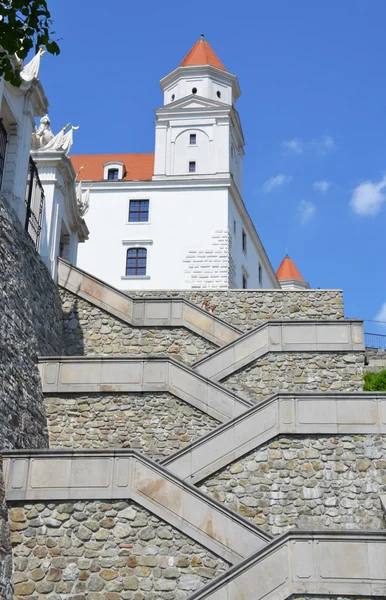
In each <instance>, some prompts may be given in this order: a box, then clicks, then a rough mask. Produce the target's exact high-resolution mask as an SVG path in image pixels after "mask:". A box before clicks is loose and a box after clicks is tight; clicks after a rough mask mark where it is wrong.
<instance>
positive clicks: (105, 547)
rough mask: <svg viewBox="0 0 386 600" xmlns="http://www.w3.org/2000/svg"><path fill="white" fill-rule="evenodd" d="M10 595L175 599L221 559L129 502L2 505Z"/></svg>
mask: <svg viewBox="0 0 386 600" xmlns="http://www.w3.org/2000/svg"><path fill="white" fill-rule="evenodd" d="M9 518H10V524H11V531H12V534H11V540H12V545H13V556H14V583H15V599H16V600H18V599H20V600H21V599H22V598H23V599H24V598H26V597H27V596H28V598H31V599H32V598H39V599H40V598H49V599H50V600H54V599H55V600H59V599H60V598H68V599H70V598H71V599H72V600H75V599H76V600H84V599H85V598H88V600H145V599H146V600H161V599H162V600H183V599H185V598H187V597H188V596H189V595H190V594H192V592H194V591H195V590H197V589H199V588H200V587H202V586H203V585H204V584H205V583H207V582H208V581H210V580H211V579H213V578H214V577H217V576H218V575H221V573H224V572H225V571H226V570H227V568H228V566H229V565H228V564H227V563H225V562H224V561H223V560H221V559H220V558H219V557H217V556H215V555H214V554H212V553H211V552H209V551H207V550H205V549H204V548H202V547H200V546H199V545H198V544H196V543H195V542H193V541H192V540H191V539H189V538H188V537H186V536H185V535H183V534H181V533H180V532H178V531H177V530H175V529H173V528H172V527H170V526H169V525H168V524H167V523H165V522H163V521H162V520H160V519H158V518H157V517H155V516H154V515H152V514H151V513H149V512H148V511H146V510H144V509H143V508H141V507H140V506H138V505H137V504H135V503H132V502H127V501H121V502H120V501H114V502H111V503H108V502H101V501H95V502H67V503H61V504H59V503H50V504H47V503H33V504H25V505H24V506H23V507H21V506H20V507H18V506H14V507H12V508H11V509H10V511H9Z"/></svg>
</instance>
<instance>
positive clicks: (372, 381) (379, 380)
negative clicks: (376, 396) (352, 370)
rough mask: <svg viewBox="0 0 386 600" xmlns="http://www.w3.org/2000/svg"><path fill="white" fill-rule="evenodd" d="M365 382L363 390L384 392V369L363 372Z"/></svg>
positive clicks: (385, 380)
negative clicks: (375, 371)
mask: <svg viewBox="0 0 386 600" xmlns="http://www.w3.org/2000/svg"><path fill="white" fill-rule="evenodd" d="M364 379H365V384H364V386H363V389H364V391H365V392H386V371H380V372H379V373H372V372H371V371H367V373H365V377H364Z"/></svg>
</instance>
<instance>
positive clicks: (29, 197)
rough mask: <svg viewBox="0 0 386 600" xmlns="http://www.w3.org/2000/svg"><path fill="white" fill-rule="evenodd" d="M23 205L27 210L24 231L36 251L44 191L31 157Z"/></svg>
mask: <svg viewBox="0 0 386 600" xmlns="http://www.w3.org/2000/svg"><path fill="white" fill-rule="evenodd" d="M25 205H26V208H27V212H26V217H25V230H26V231H27V232H28V233H29V235H30V237H31V238H32V241H33V243H34V244H35V248H36V250H39V239H40V231H41V228H42V227H41V224H42V215H43V205H44V189H43V186H42V184H41V183H40V179H39V173H38V170H37V168H36V164H35V162H34V161H33V160H32V158H31V157H30V159H29V171H28V180H27V191H26V199H25Z"/></svg>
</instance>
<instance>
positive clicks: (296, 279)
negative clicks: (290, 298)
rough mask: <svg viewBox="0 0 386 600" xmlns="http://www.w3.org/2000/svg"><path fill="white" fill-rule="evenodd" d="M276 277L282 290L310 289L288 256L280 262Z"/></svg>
mask: <svg viewBox="0 0 386 600" xmlns="http://www.w3.org/2000/svg"><path fill="white" fill-rule="evenodd" d="M276 277H277V279H278V281H279V283H280V287H281V289H282V290H307V289H309V287H310V284H309V283H308V282H307V281H304V279H303V277H302V276H301V274H300V272H299V270H298V268H297V267H296V265H295V263H294V261H293V260H292V258H290V257H289V256H288V254H286V255H285V257H284V258H283V260H282V261H281V263H280V267H279V268H278V270H277V271H276Z"/></svg>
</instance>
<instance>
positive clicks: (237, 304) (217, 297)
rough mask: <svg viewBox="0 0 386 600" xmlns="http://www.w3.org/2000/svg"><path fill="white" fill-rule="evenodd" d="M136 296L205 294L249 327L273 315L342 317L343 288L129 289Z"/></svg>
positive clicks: (225, 315) (193, 297)
mask: <svg viewBox="0 0 386 600" xmlns="http://www.w3.org/2000/svg"><path fill="white" fill-rule="evenodd" d="M126 293H127V294H128V295H129V296H132V297H133V298H135V297H137V298H138V297H164V298H165V297H169V298H185V299H186V300H189V301H190V302H193V303H194V304H197V305H198V306H201V305H202V302H203V300H204V298H207V300H208V304H215V305H216V309H215V315H217V316H218V317H220V318H221V319H224V320H225V321H227V322H228V323H231V324H232V325H235V326H236V327H239V328H240V329H242V330H243V331H249V330H250V329H254V328H255V327H258V326H259V325H261V324H263V323H265V322H266V321H267V320H270V319H289V320H299V319H302V320H303V319H306V320H307V319H319V320H321V321H323V320H329V319H341V318H343V297H342V291H341V290H304V291H298V290H296V291H288V290H287V291H284V290H213V289H208V290H161V291H160V290H157V291H141V292H139V291H129V292H126Z"/></svg>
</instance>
